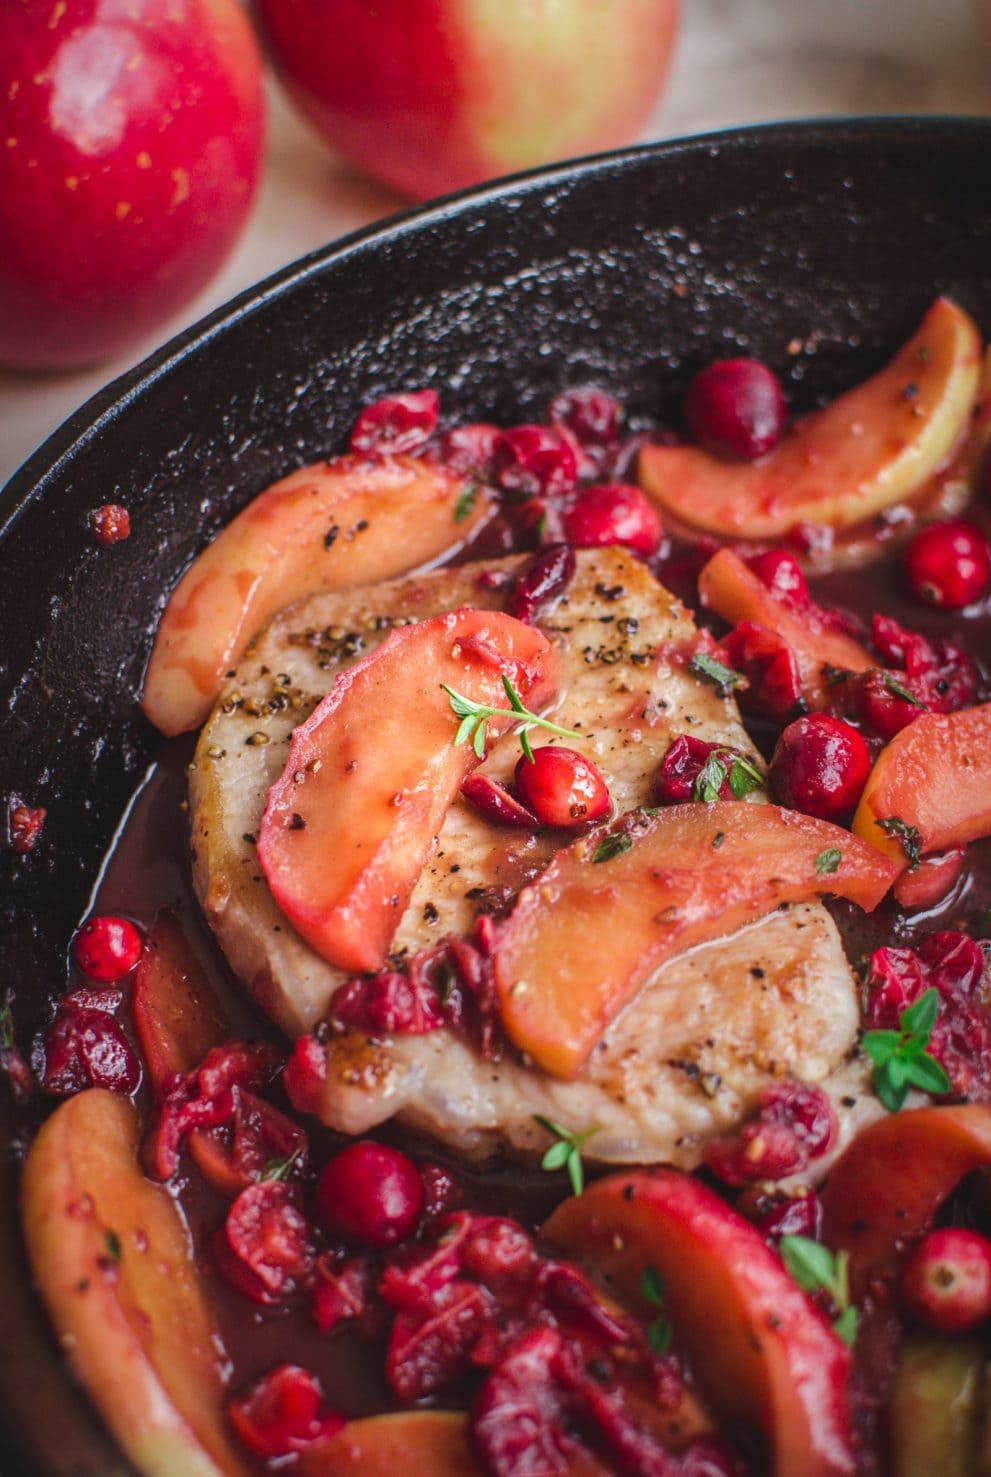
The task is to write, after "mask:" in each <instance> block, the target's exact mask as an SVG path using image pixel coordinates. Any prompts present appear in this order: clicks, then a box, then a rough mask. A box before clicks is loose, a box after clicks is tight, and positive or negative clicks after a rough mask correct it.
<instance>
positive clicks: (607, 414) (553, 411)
mask: <svg viewBox="0 0 991 1477" xmlns="http://www.w3.org/2000/svg"><path fill="white" fill-rule="evenodd" d="M547 419H548V420H549V421H550V422H551V424H552V425H554V426H564V427H565V428H566V429H567V430H569V431H570V432H571V434H572V436H574V438H575V440H576V441H577V442H578V444H579V445H580V446H582V447H610V446H613V445H614V444H615V443H616V441H617V440H618V438H619V428H620V424H621V422H622V419H623V407H622V406H621V405H620V403H619V401H618V400H617V399H615V398H614V396H612V395H607V394H606V392H605V391H604V390H596V389H593V388H592V387H591V386H582V387H580V388H576V389H573V390H564V391H562V393H561V394H560V395H555V397H554V399H553V400H552V401H551V403H550V405H549V406H548V410H547Z"/></svg>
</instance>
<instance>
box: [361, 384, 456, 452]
mask: <svg viewBox="0 0 991 1477" xmlns="http://www.w3.org/2000/svg"><path fill="white" fill-rule="evenodd" d="M439 415H440V401H439V399H438V398H437V391H436V390H413V391H411V392H410V393H409V394H406V395H387V396H385V397H384V399H382V400H376V401H375V402H374V403H373V404H372V405H366V406H365V408H364V410H363V411H362V412H361V414H360V415H359V416H358V419H357V420H356V421H355V423H354V429H353V431H352V432H351V441H350V447H351V450H352V451H354V452H364V453H372V454H376V455H390V456H399V455H402V454H403V453H405V452H409V451H416V449H417V448H418V447H420V446H423V445H425V443H426V442H427V441H429V440H430V437H431V436H432V435H433V433H434V431H435V429H436V426H437V420H438V417H439Z"/></svg>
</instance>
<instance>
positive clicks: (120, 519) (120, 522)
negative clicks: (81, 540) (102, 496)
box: [89, 503, 131, 545]
mask: <svg viewBox="0 0 991 1477" xmlns="http://www.w3.org/2000/svg"><path fill="white" fill-rule="evenodd" d="M89 526H90V528H91V529H92V531H93V537H94V538H95V539H96V541H97V543H98V544H104V545H109V544H119V543H121V542H122V540H123V539H126V538H130V536H131V515H130V513H129V512H128V511H127V509H126V508H125V507H123V506H122V504H120V503H103V504H102V505H101V506H100V507H99V508H94V509H93V511H92V513H90V515H89Z"/></svg>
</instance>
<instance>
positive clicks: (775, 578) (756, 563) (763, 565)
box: [746, 549, 811, 610]
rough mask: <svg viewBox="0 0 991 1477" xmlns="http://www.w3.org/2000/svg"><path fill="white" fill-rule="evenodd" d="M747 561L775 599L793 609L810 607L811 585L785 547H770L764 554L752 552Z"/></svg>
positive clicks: (792, 555)
mask: <svg viewBox="0 0 991 1477" xmlns="http://www.w3.org/2000/svg"><path fill="white" fill-rule="evenodd" d="M746 562H747V564H749V566H750V568H751V569H752V570H753V572H754V574H755V575H756V576H757V578H758V579H759V580H761V581H762V582H763V583H764V584H765V585H766V586H767V588H768V589H769V590H770V592H771V594H772V595H773V596H774V597H775V599H777V600H781V601H782V602H783V603H784V604H785V605H788V606H790V607H791V609H793V610H807V609H808V607H809V604H810V603H811V601H810V596H809V587H808V585H807V584H806V582H805V575H804V574H803V573H802V567H801V565H800V564H799V562H798V560H797V559H796V558H795V556H794V554H789V553H788V552H787V550H785V549H768V550H767V552H766V553H764V554H752V555H751V556H750V558H749V559H748V560H747V561H746Z"/></svg>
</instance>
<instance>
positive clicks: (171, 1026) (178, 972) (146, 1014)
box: [131, 912, 231, 1090]
mask: <svg viewBox="0 0 991 1477" xmlns="http://www.w3.org/2000/svg"><path fill="white" fill-rule="evenodd" d="M131 1012H132V1015H133V1017H134V1029H135V1030H136V1032H137V1035H138V1044H139V1045H140V1047H141V1054H142V1056H143V1057H144V1060H145V1067H146V1069H147V1072H148V1076H149V1077H150V1078H151V1085H152V1087H154V1088H155V1089H156V1090H157V1089H158V1088H159V1087H161V1086H162V1084H163V1082H164V1081H165V1080H166V1078H167V1077H171V1076H172V1075H173V1073H175V1072H191V1071H192V1070H193V1068H194V1067H198V1066H199V1064H200V1062H201V1061H202V1060H203V1058H204V1057H205V1056H206V1054H207V1052H208V1051H209V1050H210V1048H211V1047H213V1046H219V1045H220V1043H221V1042H222V1041H226V1040H227V1038H228V1037H229V1036H230V1034H231V1027H230V1022H229V1021H228V1020H227V1018H226V1016H225V1015H224V1012H223V1010H222V1008H221V1005H220V1002H219V1000H218V999H217V997H216V995H215V993H214V990H213V986H212V985H211V984H210V981H209V979H208V978H207V975H206V971H205V970H204V968H203V966H202V965H201V964H200V961H199V960H198V959H197V957H196V955H195V954H194V953H193V951H192V949H191V948H190V945H189V942H188V940H187V938H186V935H185V934H184V933H183V931H182V928H181V926H180V924H179V922H178V920H177V919H176V918H175V917H174V916H173V914H171V913H166V912H163V913H159V915H158V917H157V918H156V919H155V922H154V923H153V924H152V927H151V931H150V933H149V935H148V938H147V941H146V942H145V947H144V952H143V953H142V955H141V960H140V962H139V964H138V967H137V970H136V972H135V975H134V989H133V992H132V995H131Z"/></svg>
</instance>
